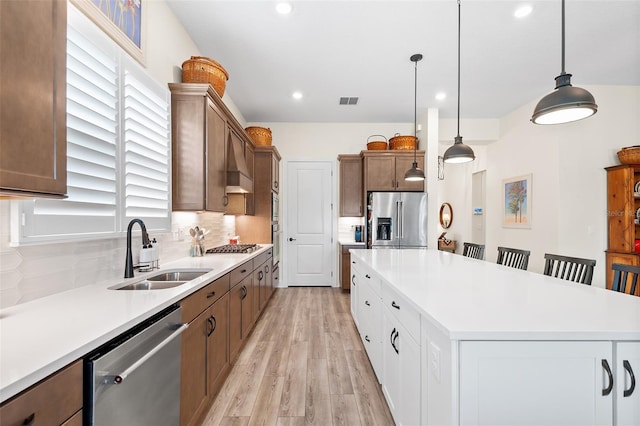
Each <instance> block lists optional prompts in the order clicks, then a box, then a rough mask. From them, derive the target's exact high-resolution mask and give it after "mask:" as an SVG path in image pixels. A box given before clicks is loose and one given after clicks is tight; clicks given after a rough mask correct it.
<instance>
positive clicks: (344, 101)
mask: <svg viewBox="0 0 640 426" xmlns="http://www.w3.org/2000/svg"><path fill="white" fill-rule="evenodd" d="M357 104H358V97H357V96H343V97H341V98H340V105H357Z"/></svg>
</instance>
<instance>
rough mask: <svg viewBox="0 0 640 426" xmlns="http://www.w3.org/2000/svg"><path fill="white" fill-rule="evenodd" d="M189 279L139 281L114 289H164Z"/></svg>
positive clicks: (176, 285)
mask: <svg viewBox="0 0 640 426" xmlns="http://www.w3.org/2000/svg"><path fill="white" fill-rule="evenodd" d="M186 282H187V281H146V280H145V281H138V282H137V283H131V284H127V285H125V286H124V287H118V288H115V289H114V290H162V289H165V288H173V287H178V286H179V285H182V284H184V283H186Z"/></svg>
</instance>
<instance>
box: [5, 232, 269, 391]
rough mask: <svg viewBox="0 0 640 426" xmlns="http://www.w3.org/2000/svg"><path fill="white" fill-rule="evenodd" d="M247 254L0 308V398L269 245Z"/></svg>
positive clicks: (192, 260)
mask: <svg viewBox="0 0 640 426" xmlns="http://www.w3.org/2000/svg"><path fill="white" fill-rule="evenodd" d="M271 247H272V245H271V244H264V245H261V248H260V249H259V250H256V251H254V252H253V253H250V254H215V255H205V256H203V257H185V258H183V259H180V260H176V261H173V262H168V263H167V264H163V265H162V267H161V268H160V269H159V270H158V269H156V270H154V271H152V272H147V273H140V272H136V276H135V277H134V278H128V279H124V278H120V279H114V280H112V281H108V282H102V283H100V284H94V285H86V286H83V287H79V288H76V289H73V290H68V291H65V292H62V293H57V294H54V295H51V296H47V297H43V298H40V299H36V300H33V301H30V302H27V303H23V304H19V305H15V306H12V307H10V308H6V309H2V310H0V402H4V401H5V400H7V399H9V398H11V397H12V396H14V395H16V394H18V393H19V392H21V391H23V390H24V389H26V388H28V387H29V386H31V385H33V384H35V383H37V382H38V381H40V380H42V379H44V378H45V377H47V376H49V375H50V374H52V373H54V372H56V371H58V370H59V369H61V368H63V367H65V366H66V365H68V364H70V363H71V362H73V361H75V360H77V359H79V358H82V357H83V356H85V355H86V354H88V353H89V352H91V351H92V350H94V349H96V348H98V347H99V346H100V345H102V344H104V343H106V342H108V341H109V340H111V339H113V338H114V337H117V336H118V335H120V334H122V333H123V332H125V331H127V330H128V329H130V328H131V327H133V326H135V325H136V324H138V323H140V322H142V321H144V320H145V319H147V318H149V317H151V316H152V315H154V314H155V313H157V312H160V311H161V310H162V309H164V308H166V307H168V306H171V305H172V304H174V303H176V302H178V301H180V300H182V299H184V298H185V297H187V296H188V295H189V294H191V293H193V292H195V291H197V290H199V289H200V288H202V287H204V286H205V285H207V284H208V283H210V282H211V281H213V280H215V279H216V278H219V277H221V276H223V275H224V274H226V273H227V272H230V271H231V270H232V269H234V268H235V267H237V266H238V265H241V264H242V263H244V262H246V261H248V260H250V259H252V258H253V257H255V256H257V255H259V254H261V253H263V252H264V251H266V250H268V249H269V248H271ZM175 268H186V269H205V268H206V269H212V270H211V271H210V272H208V273H206V274H205V275H202V276H201V277H198V278H196V279H195V280H193V281H190V282H188V283H186V284H184V285H181V286H178V287H175V288H169V289H163V290H112V289H110V287H114V286H118V287H120V285H124V284H127V283H133V282H136V281H140V280H142V279H144V278H145V277H146V276H151V275H155V274H157V273H158V272H161V271H164V270H169V269H175Z"/></svg>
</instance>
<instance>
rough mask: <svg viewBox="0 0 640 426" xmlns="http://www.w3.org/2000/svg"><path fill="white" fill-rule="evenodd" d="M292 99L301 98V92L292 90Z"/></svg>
mask: <svg viewBox="0 0 640 426" xmlns="http://www.w3.org/2000/svg"><path fill="white" fill-rule="evenodd" d="M291 97H292V98H293V99H302V92H293V94H292V95H291Z"/></svg>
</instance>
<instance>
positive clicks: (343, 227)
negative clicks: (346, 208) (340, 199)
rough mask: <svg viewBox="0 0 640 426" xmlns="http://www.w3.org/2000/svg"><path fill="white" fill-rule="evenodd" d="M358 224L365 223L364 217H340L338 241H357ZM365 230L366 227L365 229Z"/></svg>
mask: <svg viewBox="0 0 640 426" xmlns="http://www.w3.org/2000/svg"><path fill="white" fill-rule="evenodd" d="M356 225H364V218H363V217H341V218H339V219H338V241H340V242H343V243H349V242H354V241H355V238H356V237H355V231H356ZM363 232H364V229H363Z"/></svg>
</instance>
